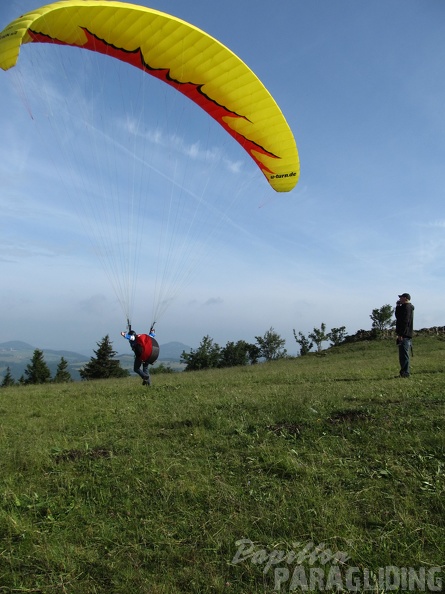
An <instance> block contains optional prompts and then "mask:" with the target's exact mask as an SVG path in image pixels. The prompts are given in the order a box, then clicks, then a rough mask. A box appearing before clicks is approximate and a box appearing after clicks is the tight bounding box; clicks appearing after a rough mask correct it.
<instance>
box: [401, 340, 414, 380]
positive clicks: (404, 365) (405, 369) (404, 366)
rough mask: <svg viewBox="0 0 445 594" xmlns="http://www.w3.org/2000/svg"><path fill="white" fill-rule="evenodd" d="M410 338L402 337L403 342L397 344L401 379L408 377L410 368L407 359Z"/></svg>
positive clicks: (410, 342)
mask: <svg viewBox="0 0 445 594" xmlns="http://www.w3.org/2000/svg"><path fill="white" fill-rule="evenodd" d="M411 344H412V341H411V338H406V337H404V338H403V340H402V341H401V342H400V344H399V363H400V375H401V376H402V377H409V375H410V372H411V370H410V366H409V362H410V361H409V357H410V349H411Z"/></svg>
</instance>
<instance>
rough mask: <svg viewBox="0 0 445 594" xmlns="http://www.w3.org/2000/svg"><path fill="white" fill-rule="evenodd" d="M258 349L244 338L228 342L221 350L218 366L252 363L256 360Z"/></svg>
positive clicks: (258, 353) (258, 354)
mask: <svg viewBox="0 0 445 594" xmlns="http://www.w3.org/2000/svg"><path fill="white" fill-rule="evenodd" d="M259 356H260V349H259V347H257V346H256V345H255V344H249V343H248V342H246V341H245V340H238V342H236V343H235V342H228V343H227V344H226V346H225V347H224V348H223V349H222V350H221V354H220V361H219V367H236V366H237V365H248V364H249V363H250V364H251V365H254V364H255V363H257V362H258V358H259Z"/></svg>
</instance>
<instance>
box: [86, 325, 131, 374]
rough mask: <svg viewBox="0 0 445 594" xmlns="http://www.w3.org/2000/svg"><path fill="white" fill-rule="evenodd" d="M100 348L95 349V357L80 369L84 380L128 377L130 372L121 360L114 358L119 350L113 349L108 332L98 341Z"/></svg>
mask: <svg viewBox="0 0 445 594" xmlns="http://www.w3.org/2000/svg"><path fill="white" fill-rule="evenodd" d="M97 346H98V349H97V350H96V351H94V354H95V355H96V356H95V357H91V359H90V361H89V362H88V363H87V364H86V365H85V367H82V369H80V370H79V373H80V377H81V378H82V379H83V380H93V379H108V378H111V377H114V378H118V377H127V376H128V375H129V372H128V370H127V369H122V367H121V362H120V361H118V360H117V359H114V358H113V357H115V356H116V355H117V352H116V351H115V350H113V344H112V342H111V341H110V337H109V336H108V334H107V335H106V336H104V338H102V340H101V341H100V342H98V343H97Z"/></svg>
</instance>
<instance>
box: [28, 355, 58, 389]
mask: <svg viewBox="0 0 445 594" xmlns="http://www.w3.org/2000/svg"><path fill="white" fill-rule="evenodd" d="M25 375H26V379H25V380H24V383H25V384H45V383H46V382H49V381H51V372H50V370H49V367H48V365H47V364H46V363H45V360H44V358H43V351H41V350H40V349H36V350H35V351H34V354H33V356H32V359H31V363H28V365H27V366H26V369H25Z"/></svg>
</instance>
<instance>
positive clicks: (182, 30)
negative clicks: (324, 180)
mask: <svg viewBox="0 0 445 594" xmlns="http://www.w3.org/2000/svg"><path fill="white" fill-rule="evenodd" d="M31 42H43V43H56V44H61V45H70V46H78V47H81V48H84V49H89V50H92V51H95V52H100V53H103V54H107V55H110V56H112V57H114V58H117V59H119V60H122V61H124V62H128V63H129V64H132V65H133V66H136V67H137V68H140V69H141V70H144V71H145V72H148V73H149V74H151V75H152V76H154V77H156V78H158V79H161V80H163V81H164V82H166V83H167V84H169V85H171V86H173V87H174V88H176V89H177V90H178V91H180V92H181V93H183V94H184V95H186V96H187V97H189V98H190V99H191V100H192V101H194V102H195V103H196V104H198V105H199V106H200V107H201V108H202V109H204V110H205V111H206V112H207V113H208V114H209V115H210V116H212V117H213V118H214V119H215V120H216V121H217V122H218V123H219V124H221V126H222V127H223V128H224V129H225V130H226V131H227V132H228V133H229V134H230V135H231V136H232V137H233V138H234V139H235V140H236V141H237V142H239V143H240V145H241V146H242V147H243V148H244V149H245V150H246V151H247V152H248V153H249V155H250V156H251V157H252V158H253V160H254V161H255V162H256V163H257V165H258V166H259V167H260V169H261V171H262V172H263V174H264V175H265V176H266V178H267V180H268V181H269V183H270V185H271V186H272V187H273V189H274V190H276V191H277V192H287V191H290V190H292V189H293V188H294V187H295V185H296V183H297V181H298V177H299V171H300V167H299V160H298V152H297V147H296V143H295V139H294V136H293V134H292V132H291V130H290V128H289V126H288V124H287V122H286V120H285V118H284V116H283V114H282V112H281V110H280V108H279V107H278V105H277V104H276V102H275V100H274V99H273V97H272V96H271V94H270V93H269V92H268V90H267V89H266V88H265V87H264V85H263V84H262V83H261V81H260V80H259V79H258V77H257V76H256V75H255V74H254V73H253V72H252V70H250V68H248V66H246V64H245V63H244V62H243V61H242V60H241V59H240V58H239V57H238V56H237V55H235V54H234V53H233V52H232V51H231V50H229V49H228V48H227V47H225V46H224V45H223V44H221V43H220V42H218V41H217V40H215V39H214V38H213V37H211V36H210V35H208V34H207V33H205V32H203V31H201V30H200V29H198V28H196V27H194V26H193V25H191V24H189V23H186V22H185V21H182V20H180V19H178V18H175V17H173V16H170V15H168V14H165V13H162V12H159V11H156V10H153V9H150V8H146V7H143V6H138V5H135V4H127V3H125V2H114V1H105V2H103V1H99V0H81V1H79V0H65V1H62V2H56V3H53V4H49V5H47V6H42V7H41V8H38V9H36V10H34V11H32V12H29V13H27V14H25V15H23V16H21V17H20V18H18V19H16V20H15V21H13V22H12V23H10V24H9V25H8V26H7V27H6V28H5V29H4V30H3V31H2V32H1V33H0V67H1V68H2V69H3V70H7V69H9V68H11V67H13V66H14V65H15V64H16V62H17V59H18V55H19V51H20V47H21V45H22V44H24V43H31Z"/></svg>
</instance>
